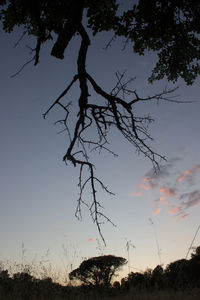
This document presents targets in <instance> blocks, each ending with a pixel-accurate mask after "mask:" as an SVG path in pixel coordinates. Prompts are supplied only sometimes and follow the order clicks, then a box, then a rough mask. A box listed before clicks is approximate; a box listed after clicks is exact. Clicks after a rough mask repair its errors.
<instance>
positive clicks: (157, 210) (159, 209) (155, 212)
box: [153, 207, 161, 216]
mask: <svg viewBox="0 0 200 300" xmlns="http://www.w3.org/2000/svg"><path fill="white" fill-rule="evenodd" d="M160 211H161V208H160V207H158V208H156V209H155V210H154V212H153V215H154V216H156V215H158V214H159V213H160Z"/></svg>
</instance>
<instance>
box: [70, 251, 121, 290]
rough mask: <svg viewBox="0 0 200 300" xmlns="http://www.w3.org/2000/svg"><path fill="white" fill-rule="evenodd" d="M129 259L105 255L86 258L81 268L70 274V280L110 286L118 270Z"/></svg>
mask: <svg viewBox="0 0 200 300" xmlns="http://www.w3.org/2000/svg"><path fill="white" fill-rule="evenodd" d="M126 263H127V261H126V259H125V258H123V257H117V256H114V255H103V256H97V257H92V258H90V259H87V260H84V261H83V262H82V263H81V264H80V266H79V268H77V269H75V270H73V271H72V272H71V273H70V274H69V278H70V280H73V279H75V280H79V281H81V282H82V283H83V284H86V285H93V286H101V287H109V286H110V284H111V280H112V278H113V277H114V276H115V275H116V271H117V270H119V268H120V267H121V266H123V265H124V264H126Z"/></svg>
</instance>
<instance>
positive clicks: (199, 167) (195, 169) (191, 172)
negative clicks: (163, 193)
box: [177, 165, 200, 182]
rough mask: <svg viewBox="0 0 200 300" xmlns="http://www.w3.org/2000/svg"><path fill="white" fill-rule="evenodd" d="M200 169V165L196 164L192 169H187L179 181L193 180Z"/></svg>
mask: <svg viewBox="0 0 200 300" xmlns="http://www.w3.org/2000/svg"><path fill="white" fill-rule="evenodd" d="M198 171H200V165H194V166H193V167H192V168H191V169H188V170H186V171H185V172H184V173H183V174H182V175H180V176H179V177H178V179H177V180H178V182H181V181H183V180H184V179H186V180H187V181H191V180H192V179H193V176H194V175H195V174H196V173H197V172H198Z"/></svg>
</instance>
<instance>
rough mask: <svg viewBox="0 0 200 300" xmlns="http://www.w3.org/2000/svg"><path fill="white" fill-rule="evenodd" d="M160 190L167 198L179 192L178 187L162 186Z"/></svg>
mask: <svg viewBox="0 0 200 300" xmlns="http://www.w3.org/2000/svg"><path fill="white" fill-rule="evenodd" d="M160 192H161V193H163V194H164V195H165V196H166V197H167V198H170V197H173V196H175V195H176V194H177V192H178V190H177V189H176V188H166V187H165V186H163V187H161V188H160Z"/></svg>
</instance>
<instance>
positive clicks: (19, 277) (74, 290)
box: [0, 247, 200, 300]
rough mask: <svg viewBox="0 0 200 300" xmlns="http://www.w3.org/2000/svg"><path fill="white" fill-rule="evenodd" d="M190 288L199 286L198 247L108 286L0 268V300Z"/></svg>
mask: <svg viewBox="0 0 200 300" xmlns="http://www.w3.org/2000/svg"><path fill="white" fill-rule="evenodd" d="M194 288H197V289H198V290H199V289H200V247H197V248H196V250H195V252H194V253H193V254H192V255H191V258H190V259H189V260H186V259H180V260H177V261H175V262H172V263H170V264H169V265H167V267H166V268H165V269H163V268H162V266H160V265H158V266H157V267H156V268H155V269H154V270H151V269H149V270H146V271H145V272H144V273H138V272H136V273H134V272H131V273H130V274H128V276H127V277H126V278H123V279H122V280H121V282H118V281H116V282H114V283H113V284H112V285H110V286H109V287H108V286H106V287H104V286H95V285H85V284H82V285H80V286H71V285H67V286H62V285H60V284H58V283H54V282H53V281H52V279H51V278H45V279H36V278H34V277H33V276H31V275H30V274H28V273H26V272H19V273H16V274H13V275H10V274H9V273H8V271H7V270H0V300H5V299H6V300H12V299H15V300H36V299H37V300H39V299H43V300H44V299H48V300H51V299H52V300H57V299H58V300H60V299H92V298H93V296H94V295H96V294H99V293H100V294H101V296H102V295H106V297H115V296H119V295H128V294H129V295H130V293H134V291H135V292H138V291H147V292H148V291H150V292H152V291H158V290H160V291H162V290H163V291H165V290H166V291H167V290H184V289H187V290H188V289H194ZM106 297H104V299H107V298H106ZM95 299H98V298H95Z"/></svg>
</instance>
